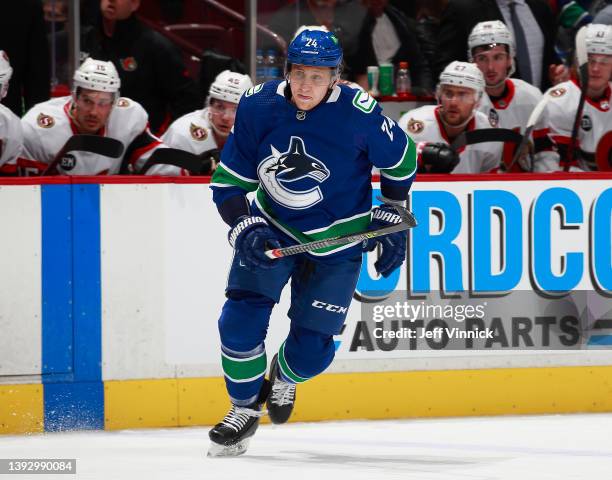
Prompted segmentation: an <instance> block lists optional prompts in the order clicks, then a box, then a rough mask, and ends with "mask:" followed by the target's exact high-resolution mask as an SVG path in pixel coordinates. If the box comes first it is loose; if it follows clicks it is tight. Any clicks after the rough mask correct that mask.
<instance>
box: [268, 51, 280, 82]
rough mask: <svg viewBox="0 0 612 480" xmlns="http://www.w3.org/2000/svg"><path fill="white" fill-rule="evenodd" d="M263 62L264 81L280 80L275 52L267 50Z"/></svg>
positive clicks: (278, 64)
mask: <svg viewBox="0 0 612 480" xmlns="http://www.w3.org/2000/svg"><path fill="white" fill-rule="evenodd" d="M264 61H265V64H266V79H267V80H275V79H277V78H281V76H282V73H281V68H280V63H279V58H278V54H277V52H276V50H274V49H270V50H268V52H267V55H266V56H265V57H264Z"/></svg>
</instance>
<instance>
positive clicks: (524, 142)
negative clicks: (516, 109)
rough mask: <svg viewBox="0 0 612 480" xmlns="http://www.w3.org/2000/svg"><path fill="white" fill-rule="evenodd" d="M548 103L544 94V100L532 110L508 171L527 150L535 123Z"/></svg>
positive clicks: (507, 169)
mask: <svg viewBox="0 0 612 480" xmlns="http://www.w3.org/2000/svg"><path fill="white" fill-rule="evenodd" d="M547 103H548V100H547V97H546V96H544V97H543V98H542V100H540V103H538V104H537V105H536V106H535V108H534V109H533V111H532V112H531V115H529V118H528V119H527V125H526V126H525V132H524V133H523V139H522V140H521V143H519V146H518V147H517V148H516V151H515V152H514V156H513V157H512V161H511V162H510V165H508V167H507V168H506V171H507V172H509V171H511V170H512V167H514V165H515V164H516V162H518V160H519V158H521V156H522V155H523V152H524V151H525V149H526V148H527V147H528V145H529V138H530V137H531V133H532V132H533V129H534V128H535V124H536V122H537V121H538V119H539V118H540V115H542V112H543V111H544V109H545V108H546V104H547ZM532 163H533V162H532ZM530 170H531V171H533V165H531V169H530Z"/></svg>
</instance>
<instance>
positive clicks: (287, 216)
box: [209, 30, 416, 455]
mask: <svg viewBox="0 0 612 480" xmlns="http://www.w3.org/2000/svg"><path fill="white" fill-rule="evenodd" d="M341 62H342V49H341V47H340V45H339V43H338V39H337V38H336V37H335V35H334V34H332V33H329V32H322V31H314V30H305V31H303V32H301V33H300V34H299V35H298V36H297V37H296V38H295V39H294V40H293V41H292V42H291V44H290V45H289V48H288V52H287V63H286V67H285V79H284V80H282V81H281V80H275V81H271V82H267V83H265V84H263V85H257V86H256V87H253V88H251V89H249V90H248V91H247V92H246V93H245V94H244V96H243V97H242V99H241V100H240V104H239V105H238V112H237V115H236V123H235V124H234V131H233V133H232V134H230V136H229V138H228V141H227V143H226V144H225V147H224V149H223V152H222V154H221V163H220V164H219V166H218V167H217V170H216V171H215V174H214V175H213V178H212V184H211V187H212V189H213V200H214V202H215V204H216V205H217V208H218V210H219V213H220V214H221V217H222V218H223V220H224V221H225V222H226V223H227V224H228V225H229V227H230V230H229V234H228V239H229V243H230V245H231V246H232V247H233V248H234V257H233V260H232V264H231V267H230V273H229V278H228V283H227V287H226V296H227V300H226V303H225V305H224V306H223V310H222V312H221V316H220V318H219V333H220V337H221V355H222V366H223V372H224V374H225V381H226V386H227V391H228V393H229V397H230V400H231V403H232V406H231V409H230V411H229V413H228V414H227V415H226V416H225V418H224V419H223V420H222V421H221V422H220V423H219V424H217V425H216V426H215V427H214V428H213V429H212V430H211V431H210V439H211V441H212V443H211V449H210V451H209V453H210V455H238V454H240V453H243V452H244V451H245V450H246V445H247V443H248V441H249V439H250V437H251V436H252V435H253V434H254V433H255V430H256V429H257V426H258V423H259V418H260V417H261V416H262V415H263V414H264V413H263V411H262V406H263V404H264V403H265V404H266V407H267V410H268V414H269V416H270V419H271V420H272V422H273V423H284V422H286V421H287V420H288V419H289V416H290V415H291V412H292V410H293V405H294V402H295V398H296V385H297V384H300V383H303V382H305V381H307V380H309V379H311V378H313V377H315V376H316V375H318V374H320V373H321V372H323V371H324V370H325V369H326V368H327V367H328V366H329V365H330V363H331V362H332V359H333V358H334V353H335V348H334V341H333V336H334V335H336V334H338V333H339V332H340V329H341V327H342V324H343V323H344V319H345V317H346V314H347V311H348V307H349V304H350V302H351V299H352V296H353V293H354V290H355V286H356V283H357V278H358V276H359V272H360V269H361V257H362V250H363V249H364V248H365V249H368V250H371V249H374V247H375V246H376V244H377V243H380V244H381V246H382V255H381V257H380V258H379V259H378V261H377V263H376V264H375V266H376V269H377V270H378V272H379V273H380V274H382V275H384V276H388V275H390V274H391V273H392V272H393V271H394V270H395V269H396V268H398V267H399V266H400V265H401V264H402V262H403V261H404V259H405V257H406V233H405V232H401V233H395V234H390V235H387V236H384V237H379V238H377V239H373V240H370V241H369V242H367V245H362V244H361V243H350V244H347V245H341V246H334V247H328V248H324V249H321V250H315V251H314V252H312V253H309V254H301V255H295V256H290V257H284V258H280V259H270V258H268V257H267V256H266V255H265V254H264V251H265V250H266V249H269V248H275V247H280V246H288V245H294V244H297V243H302V242H306V241H310V240H318V239H324V238H329V237H332V236H336V235H339V234H345V233H354V232H359V231H363V230H367V229H368V228H370V227H371V228H380V227H382V226H385V225H390V224H395V223H399V222H400V218H399V215H397V213H395V210H394V209H393V208H392V204H394V203H397V204H404V202H405V201H406V199H407V195H408V191H409V189H410V185H411V183H412V181H413V179H414V175H415V172H416V148H415V145H414V143H413V142H412V141H411V140H410V139H409V138H408V137H407V135H406V134H405V133H404V132H403V131H402V130H401V129H400V128H398V127H397V125H396V124H395V122H393V121H392V120H391V119H389V118H387V117H385V116H384V115H383V114H382V110H381V108H380V106H379V105H377V103H376V101H375V100H374V99H373V98H371V97H370V96H369V95H368V94H367V93H366V92H363V91H360V90H354V89H352V88H349V87H346V86H344V85H339V84H338V79H339V76H340V65H341ZM373 166H375V167H378V168H379V169H380V172H381V192H382V196H383V197H384V200H385V203H384V204H382V205H380V206H379V207H376V208H374V209H372V187H371V182H372V178H371V172H372V167H373ZM248 192H255V199H254V201H253V202H252V203H251V204H249V202H248V201H247V199H246V194H247V193H248ZM290 279H291V307H290V309H289V312H288V314H287V316H288V317H289V322H290V325H289V333H288V336H287V338H286V340H285V341H284V342H283V343H282V345H280V348H279V349H278V353H277V354H276V355H274V358H273V359H272V362H271V369H270V373H269V380H267V379H266V378H265V374H266V366H267V360H266V349H265V345H264V342H265V338H266V332H267V329H268V322H269V319H270V314H271V312H272V308H273V307H274V305H275V304H276V303H278V301H279V299H280V295H281V291H282V290H283V288H284V287H285V285H286V284H287V283H288V282H289V280H290Z"/></svg>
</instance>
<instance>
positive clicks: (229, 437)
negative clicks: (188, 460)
mask: <svg viewBox="0 0 612 480" xmlns="http://www.w3.org/2000/svg"><path fill="white" fill-rule="evenodd" d="M269 392H270V384H269V382H268V381H267V380H265V381H264V384H263V386H262V388H261V391H260V393H259V398H258V399H257V402H255V403H253V404H251V405H249V406H248V407H239V406H237V405H232V408H231V409H230V411H229V412H228V414H227V415H226V416H225V418H224V419H223V420H222V421H221V422H219V423H217V424H216V425H215V426H214V427H213V428H212V429H211V430H210V431H209V432H208V437H209V438H210V448H209V449H208V456H209V457H236V456H238V455H242V454H243V453H244V452H246V451H247V448H248V447H249V442H250V441H251V437H252V436H253V435H255V432H256V431H257V427H259V419H260V418H261V417H263V416H264V415H265V414H266V412H265V411H262V408H261V407H262V406H263V404H264V403H265V401H266V398H267V396H268V394H269Z"/></svg>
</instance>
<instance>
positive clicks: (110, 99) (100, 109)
mask: <svg viewBox="0 0 612 480" xmlns="http://www.w3.org/2000/svg"><path fill="white" fill-rule="evenodd" d="M114 103H115V97H114V94H112V93H111V92H97V91H95V90H86V89H83V90H81V91H80V92H79V95H78V97H77V99H76V102H75V108H74V111H73V114H74V119H75V121H76V124H77V126H78V128H79V133H87V134H95V133H96V132H98V130H100V129H101V128H102V127H103V126H104V125H105V124H106V121H107V120H108V116H109V115H110V113H111V111H112V109H113V105H114Z"/></svg>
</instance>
